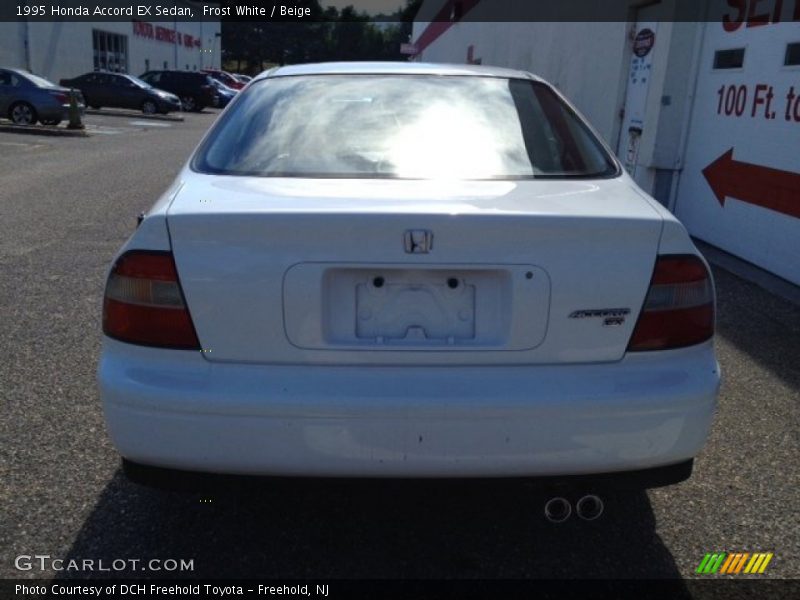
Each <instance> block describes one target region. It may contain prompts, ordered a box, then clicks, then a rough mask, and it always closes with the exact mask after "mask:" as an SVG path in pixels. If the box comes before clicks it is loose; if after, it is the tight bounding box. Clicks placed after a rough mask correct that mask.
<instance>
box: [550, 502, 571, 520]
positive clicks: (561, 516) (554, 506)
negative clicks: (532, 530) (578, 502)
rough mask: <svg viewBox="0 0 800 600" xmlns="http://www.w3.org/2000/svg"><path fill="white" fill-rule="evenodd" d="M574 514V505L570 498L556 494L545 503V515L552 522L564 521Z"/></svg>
mask: <svg viewBox="0 0 800 600" xmlns="http://www.w3.org/2000/svg"><path fill="white" fill-rule="evenodd" d="M571 514H572V505H571V504H570V503H569V500H567V499H566V498H562V497H560V496H556V497H555V498H550V500H548V501H547V502H545V504H544V516H545V517H547V520H548V521H550V522H551V523H563V522H564V521H566V520H567V519H569V516H570V515H571Z"/></svg>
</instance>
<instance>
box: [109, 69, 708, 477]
mask: <svg viewBox="0 0 800 600" xmlns="http://www.w3.org/2000/svg"><path fill="white" fill-rule="evenodd" d="M714 318H715V317H714V287H713V282H712V279H711V275H710V272H709V269H708V266H707V264H706V263H705V261H704V260H703V258H702V257H701V255H700V254H699V253H698V251H697V249H696V248H695V246H694V245H693V243H692V241H691V240H690V238H689V236H688V235H687V232H686V230H685V229H684V227H683V226H682V225H681V224H680V223H679V222H678V221H677V220H676V219H675V218H674V217H673V216H672V215H671V214H670V213H669V212H668V211H667V210H665V209H664V208H663V207H662V206H661V205H660V204H659V203H658V202H656V201H655V200H653V199H652V198H651V197H649V196H648V195H647V194H645V193H644V192H642V190H640V189H639V188H638V187H637V186H636V184H635V183H634V182H633V181H632V179H631V178H630V177H629V176H628V175H627V174H626V173H625V172H624V171H623V169H621V168H620V164H619V162H618V161H617V160H616V159H615V158H614V156H613V154H612V153H611V152H610V151H609V149H608V148H607V147H606V146H605V145H604V144H603V143H602V142H601V141H600V140H599V139H598V136H597V135H596V134H595V133H594V132H593V131H592V129H591V128H590V127H589V126H588V125H587V123H586V122H585V120H584V119H583V118H582V117H581V116H580V115H579V114H578V113H577V112H576V110H575V109H574V108H573V107H572V106H571V105H570V104H569V103H568V102H567V101H566V100H565V99H564V98H563V97H562V96H561V95H560V94H559V92H557V91H556V90H555V89H554V88H553V87H552V86H551V85H549V84H548V83H546V82H544V81H542V80H541V79H539V78H538V77H536V76H534V75H531V74H529V73H524V72H518V71H511V70H505V69H497V68H486V67H474V66H463V65H459V66H446V65H433V64H420V63H340V64H337V63H331V64H318V65H298V66H289V67H280V68H277V69H274V70H271V71H268V72H266V73H264V74H262V75H261V76H259V77H257V78H255V79H254V80H253V81H252V82H251V83H250V84H249V85H248V86H247V88H246V89H245V90H243V91H242V92H241V93H240V94H239V95H238V96H237V98H236V99H235V100H234V101H233V102H232V103H231V105H230V106H229V107H228V108H227V110H226V111H225V112H224V113H223V114H222V115H221V116H220V117H219V118H218V119H217V121H216V122H215V124H214V125H213V126H212V127H211V129H210V131H209V132H208V133H207V135H206V136H205V138H204V139H203V140H202V142H201V143H200V145H199V146H198V148H197V149H196V150H195V152H194V153H193V155H192V156H191V158H190V160H189V161H188V163H187V164H186V166H185V167H184V168H183V170H182V171H181V172H180V173H179V174H178V176H177V178H176V180H175V182H174V184H173V185H172V186H171V187H170V188H169V189H168V190H167V191H166V192H165V193H164V195H163V196H162V197H161V198H160V199H158V200H157V201H156V202H155V204H154V205H153V207H152V208H151V209H150V211H149V212H148V213H147V214H146V216H145V217H144V219H143V221H142V222H141V224H140V226H139V227H138V228H137V229H136V231H135V233H134V234H133V235H132V236H131V237H130V239H129V240H128V241H127V242H126V243H125V244H124V245H123V247H122V248H121V249H120V251H119V254H118V255H117V257H116V258H115V259H114V261H113V265H112V266H111V268H110V271H109V275H108V282H107V286H106V290H105V299H104V311H103V333H104V341H103V350H102V357H101V360H100V364H99V370H98V378H99V385H100V391H101V396H102V401H103V404H104V408H105V415H106V419H107V423H108V429H109V432H110V435H111V439H112V440H113V442H114V444H115V446H116V448H117V449H118V450H119V452H120V454H121V455H122V457H123V464H124V465H125V466H126V469H127V471H128V472H129V473H134V472H135V473H138V474H139V475H141V474H142V473H164V472H167V473H173V472H184V471H190V472H191V471H193V472H203V473H217V474H219V473H222V474H251V475H292V476H356V477H537V476H547V477H555V478H565V479H569V477H570V476H584V477H590V478H591V477H597V478H603V479H604V480H605V479H608V478H612V479H613V478H614V477H619V478H620V479H621V480H622V479H625V478H626V477H628V478H629V479H631V480H636V481H640V482H641V484H642V485H643V486H649V485H660V484H665V483H673V482H676V481H680V480H682V479H685V478H686V477H688V476H689V474H690V473H691V466H692V461H693V458H694V457H695V456H696V455H697V453H698V451H699V450H700V449H701V448H702V446H703V444H704V442H705V440H706V437H707V435H708V432H709V428H710V426H711V423H712V419H713V415H714V411H715V405H716V396H717V391H718V388H719V381H720V374H719V367H718V365H717V361H716V359H715V355H714V348H713V334H714Z"/></svg>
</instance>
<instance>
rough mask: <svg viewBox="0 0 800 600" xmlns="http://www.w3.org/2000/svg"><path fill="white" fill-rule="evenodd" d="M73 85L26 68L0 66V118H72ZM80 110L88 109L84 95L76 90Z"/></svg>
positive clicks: (54, 121)
mask: <svg viewBox="0 0 800 600" xmlns="http://www.w3.org/2000/svg"><path fill="white" fill-rule="evenodd" d="M69 94H70V90H69V88H65V87H61V86H58V85H56V84H55V83H53V82H52V81H48V80H47V79H44V78H42V77H39V76H38V75H34V74H33V73H29V72H28V71H24V70H22V69H5V68H0V117H7V118H9V119H11V120H12V121H13V122H14V123H16V124H17V125H33V124H34V123H36V122H37V121H40V122H41V123H42V125H58V124H59V123H60V122H61V121H63V120H64V119H68V118H69ZM75 94H76V95H77V100H78V109H79V110H80V113H81V115H83V111H84V108H85V106H84V102H83V96H81V94H80V92H78V91H77V90H76V91H75Z"/></svg>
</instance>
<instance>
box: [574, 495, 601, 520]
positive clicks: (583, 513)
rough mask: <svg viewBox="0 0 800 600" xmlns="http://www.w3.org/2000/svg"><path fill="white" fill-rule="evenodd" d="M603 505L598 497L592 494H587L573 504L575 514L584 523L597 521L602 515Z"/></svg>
mask: <svg viewBox="0 0 800 600" xmlns="http://www.w3.org/2000/svg"><path fill="white" fill-rule="evenodd" d="M603 510H605V505H604V504H603V501H602V500H601V499H600V496H595V495H594V494H587V495H586V496H584V497H583V498H581V499H580V500H578V501H577V502H576V503H575V512H576V513H577V514H578V516H579V517H580V518H581V519H583V520H584V521H594V520H595V519H599V518H600V515H602V514H603Z"/></svg>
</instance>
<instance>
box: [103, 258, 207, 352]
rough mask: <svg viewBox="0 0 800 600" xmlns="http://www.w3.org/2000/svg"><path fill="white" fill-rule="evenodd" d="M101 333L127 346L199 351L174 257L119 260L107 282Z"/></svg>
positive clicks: (198, 343)
mask: <svg viewBox="0 0 800 600" xmlns="http://www.w3.org/2000/svg"><path fill="white" fill-rule="evenodd" d="M103 333H105V334H106V335H107V336H109V337H112V338H115V339H117V340H120V341H123V342H128V343H131V344H141V345H144V346H160V347H162V348H181V349H186V350H189V349H191V350H199V349H200V342H199V341H198V340H197V334H196V333H195V330H194V324H193V323H192V317H191V315H190V314H189V309H188V308H187V307H186V302H185V301H184V298H183V292H182V291H181V286H180V282H179V281H178V272H177V270H176V269H175V261H174V260H173V258H172V253H170V252H156V251H144V250H133V251H131V252H126V253H125V254H123V255H122V256H120V257H119V258H118V259H117V262H116V263H115V264H114V268H113V269H112V270H111V274H110V275H109V276H108V282H107V283H106V295H105V300H104V302H103Z"/></svg>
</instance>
